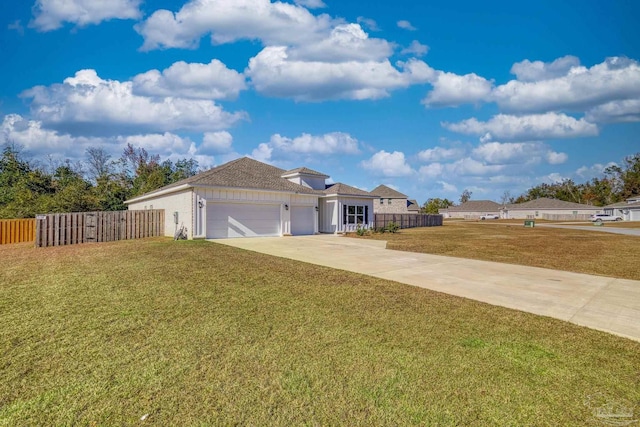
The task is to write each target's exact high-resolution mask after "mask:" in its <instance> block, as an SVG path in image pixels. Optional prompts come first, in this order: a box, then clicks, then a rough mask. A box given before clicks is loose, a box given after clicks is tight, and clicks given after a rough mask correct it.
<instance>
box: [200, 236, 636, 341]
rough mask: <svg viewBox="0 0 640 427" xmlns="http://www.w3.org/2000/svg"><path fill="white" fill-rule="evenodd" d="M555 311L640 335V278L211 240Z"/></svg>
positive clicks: (320, 243) (291, 242) (352, 247)
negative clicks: (632, 278)
mask: <svg viewBox="0 0 640 427" xmlns="http://www.w3.org/2000/svg"><path fill="white" fill-rule="evenodd" d="M212 242H215V243H220V244H224V245H228V246H234V247H237V248H242V249H247V250H250V251H255V252H261V253H265V254H269V255H274V256H278V257H283V258H289V259H294V260H297V261H304V262H308V263H311V264H317V265H324V266H327V267H333V268H337V269H341V270H347V271H353V272H356V273H361V274H366V275H369V276H373V277H378V278H381V279H387V280H393V281H396V282H400V283H405V284H408V285H413V286H419V287H422V288H426V289H431V290H434V291H438V292H444V293H447V294H451V295H457V296H461V297H465V298H470V299H474V300H477V301H483V302H486V303H489V304H494V305H500V306H503V307H508V308H513V309H516V310H522V311H527V312H530V313H534V314H539V315H543V316H550V317H555V318H557V319H561V320H566V321H569V322H572V323H575V324H578V325H582V326H587V327H590V328H593V329H599V330H601V331H606V332H610V333H613V334H616V335H621V336H624V337H627V338H631V339H633V340H636V341H640V281H636V280H624V279H614V278H610V277H600V276H591V275H588V274H578V273H569V272H565V271H558V270H549V269H544V268H536V267H525V266H519V265H511V264H501V263H497V262H488V261H477V260H470V259H462V258H453V257H445V256H439V255H428V254H419V253H413V252H401V251H394V250H388V249H385V247H386V242H384V241H379V240H365V239H352V238H348V237H341V236H334V235H319V236H299V237H261V238H245V239H220V240H212Z"/></svg>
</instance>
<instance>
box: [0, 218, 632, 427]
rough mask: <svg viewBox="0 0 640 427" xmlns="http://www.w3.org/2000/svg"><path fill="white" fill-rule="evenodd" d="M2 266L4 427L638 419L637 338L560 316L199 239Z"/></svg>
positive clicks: (6, 253)
mask: <svg viewBox="0 0 640 427" xmlns="http://www.w3.org/2000/svg"><path fill="white" fill-rule="evenodd" d="M447 228H448V227H445V228H444V229H442V230H439V229H434V230H433V232H435V233H441V232H445V233H446V232H451V231H452V230H447ZM506 230H507V229H505V231H501V233H505V235H508V234H507V233H509V231H506ZM531 231H533V233H534V234H532V235H534V236H535V235H537V234H536V233H540V232H543V233H544V232H546V230H537V229H536V230H531ZM550 231H553V230H550ZM414 233H415V232H411V233H405V232H403V233H402V234H399V235H398V236H397V238H398V239H402V238H403V236H408V235H413V237H414V239H415V237H416V236H420V234H414ZM426 236H427V235H423V237H426ZM385 237H389V236H385ZM478 238H480V237H478ZM505 239H506V238H505ZM398 241H401V240H398ZM0 259H2V268H1V269H0V330H1V331H2V334H0V355H1V356H0V378H2V381H0V425H2V426H16V425H140V424H142V425H146V424H148V425H255V426H262V425H282V426H290V425H350V426H358V425H360V426H370V425H388V426H397V425H442V426H447V425H464V426H487V425H501V426H502V425H514V426H515V425H549V426H557V425H562V426H571V425H574V426H584V425H591V424H593V425H600V422H599V421H598V419H597V418H596V417H595V415H594V410H595V406H594V405H595V403H594V402H596V401H597V402H598V403H597V405H605V404H607V403H610V404H615V403H616V402H630V403H631V404H632V405H636V406H635V407H636V408H637V411H640V407H638V406H637V404H638V403H639V402H640V375H639V372H640V371H639V369H640V343H638V342H634V341H631V340H627V339H624V338H619V337H616V336H613V335H609V334H606V333H603V332H598V331H594V330H590V329H587V328H582V327H578V326H575V325H572V324H569V323H566V322H562V321H559V320H554V319H550V318H544V317H539V316H535V315H532V314H527V313H522V312H518V311H513V310H509V309H505V308H501V307H494V306H490V305H487V304H482V303H479V302H474V301H470V300H465V299H462V298H457V297H453V296H448V295H444V294H438V293H435V292H431V291H428V290H425V289H420V288H414V287H410V286H405V285H400V284H397V283H393V282H388V281H384V280H379V279H375V278H372V277H366V276H361V275H357V274H353V273H347V272H343V271H338V270H332V269H329V268H324V267H319V266H313V265H310V264H304V263H299V262H294V261H290V260H286V259H281V258H274V257H270V256H266V255H260V254H256V253H251V252H246V251H242V250H239V249H235V248H230V247H226V246H222V245H216V244H213V243H210V242H204V241H181V242H173V241H170V240H168V239H151V240H145V241H124V242H113V243H102V244H87V245H77V246H68V247H57V248H45V249H34V248H33V247H31V245H23V244H22V245H5V246H0ZM587 403H588V404H587ZM636 413H638V412H636ZM142 417H145V420H144V422H142V421H141V418H142Z"/></svg>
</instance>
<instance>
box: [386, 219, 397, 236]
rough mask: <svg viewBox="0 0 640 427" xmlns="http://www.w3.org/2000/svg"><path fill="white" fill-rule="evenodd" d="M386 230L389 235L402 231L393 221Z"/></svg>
mask: <svg viewBox="0 0 640 427" xmlns="http://www.w3.org/2000/svg"><path fill="white" fill-rule="evenodd" d="M386 228H387V231H388V232H389V233H395V232H396V231H398V230H400V226H399V225H398V224H396V223H395V222H393V221H391V222H389V224H387V227H386Z"/></svg>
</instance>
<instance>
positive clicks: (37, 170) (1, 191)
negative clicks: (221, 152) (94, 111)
mask: <svg viewBox="0 0 640 427" xmlns="http://www.w3.org/2000/svg"><path fill="white" fill-rule="evenodd" d="M197 172H198V162H197V161H195V160H194V159H181V160H177V161H176V162H175V163H174V162H172V161H171V160H165V161H163V162H161V161H160V156H159V155H151V154H149V153H148V152H147V151H146V150H145V149H144V148H139V147H133V146H132V145H131V144H128V145H127V146H126V147H125V149H124V150H123V153H122V155H121V156H120V157H119V158H113V157H112V156H111V155H110V154H108V153H107V151H106V150H104V149H102V148H97V147H92V148H89V149H87V150H86V153H85V159H84V160H82V161H78V162H75V163H74V162H71V161H69V160H66V161H63V162H57V163H56V162H53V161H52V162H50V164H48V165H45V164H42V163H41V162H38V161H34V160H30V159H28V158H27V156H26V155H25V153H24V152H23V151H22V150H21V148H20V147H18V146H17V145H15V144H11V143H6V144H5V145H4V147H3V149H2V155H0V218H33V217H34V216H35V215H36V214H44V213H54V212H87V211H115V210H124V209H126V205H125V204H124V201H125V200H127V199H130V198H132V197H135V196H138V195H140V194H144V193H147V192H149V191H153V190H155V189H157V188H160V187H163V186H165V185H168V184H171V183H173V182H176V181H179V180H181V179H184V178H187V177H190V176H193V175H195V174H196V173H197Z"/></svg>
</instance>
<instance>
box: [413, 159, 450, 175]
mask: <svg viewBox="0 0 640 427" xmlns="http://www.w3.org/2000/svg"><path fill="white" fill-rule="evenodd" d="M444 173H445V167H444V165H443V164H442V163H437V162H436V163H430V164H428V165H424V166H420V169H418V174H419V175H420V176H421V177H422V178H437V177H439V176H442V175H443V174H444Z"/></svg>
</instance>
